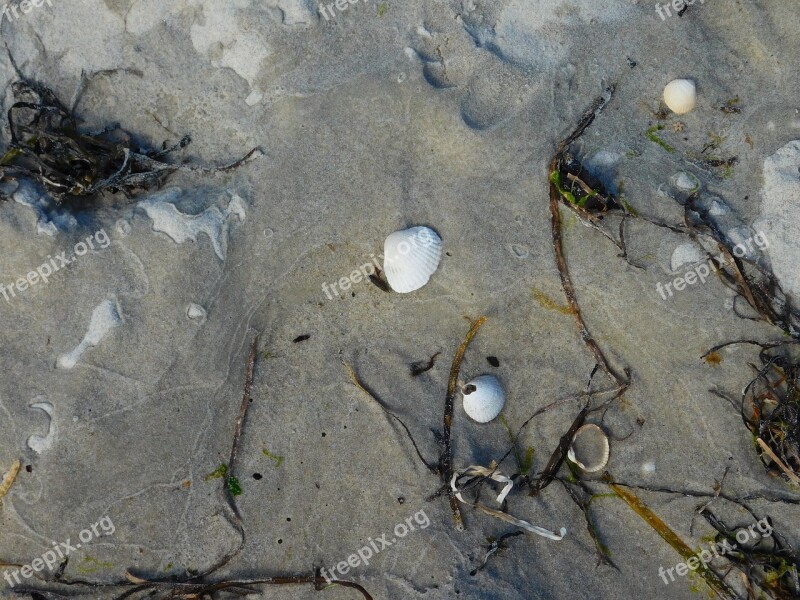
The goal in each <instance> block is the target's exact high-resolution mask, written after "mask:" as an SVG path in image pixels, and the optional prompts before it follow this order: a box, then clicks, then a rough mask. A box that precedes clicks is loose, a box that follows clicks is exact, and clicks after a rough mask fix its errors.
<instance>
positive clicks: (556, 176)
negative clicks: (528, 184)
mask: <svg viewBox="0 0 800 600" xmlns="http://www.w3.org/2000/svg"><path fill="white" fill-rule="evenodd" d="M550 183H552V184H553V185H554V186H556V189H557V190H558V193H559V194H561V196H562V197H563V198H564V199H565V200H566V201H567V202H569V203H570V204H576V205H578V206H580V202H578V201H577V200H576V199H575V194H573V193H572V192H569V191H567V190H565V189H564V188H563V186H562V185H561V173H559V172H558V171H553V172H552V173H550Z"/></svg>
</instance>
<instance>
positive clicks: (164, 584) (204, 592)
mask: <svg viewBox="0 0 800 600" xmlns="http://www.w3.org/2000/svg"><path fill="white" fill-rule="evenodd" d="M126 576H127V578H128V581H122V582H118V583H93V582H89V581H59V582H56V583H59V584H61V585H65V586H84V587H88V588H90V589H92V590H96V591H100V590H111V589H113V588H121V587H126V586H133V587H131V589H129V590H126V591H125V592H123V593H122V594H120V595H119V596H116V597H115V600H126V599H127V598H131V597H133V596H135V595H136V594H139V593H143V592H148V593H147V595H146V596H147V597H152V596H154V595H155V594H157V593H163V594H164V595H162V596H157V597H158V598H162V599H164V600H166V599H168V598H172V599H177V600H197V599H199V598H206V597H211V595H212V594H214V593H216V592H221V591H228V592H231V593H234V594H237V595H251V594H256V593H258V590H257V589H256V588H254V587H253V586H259V585H302V584H306V585H307V584H313V585H314V588H315V589H316V590H317V591H322V590H323V589H325V588H326V587H328V586H329V585H341V586H342V587H348V588H352V589H355V590H358V591H359V592H360V593H361V595H362V597H363V598H364V599H365V600H373V598H372V596H371V595H370V594H369V592H367V590H366V589H364V588H363V587H362V586H361V585H359V584H358V583H355V582H353V581H341V580H338V579H332V580H331V581H330V582H328V581H327V580H326V579H325V578H324V577H321V576H320V575H319V574H318V573H316V574H314V575H295V576H281V577H264V578H260V579H239V580H229V581H218V582H200V583H186V582H180V581H152V580H148V579H143V578H141V577H137V576H136V575H132V574H131V573H130V572H126ZM13 593H14V594H19V595H31V594H39V595H41V594H42V593H43V592H42V590H39V589H34V588H18V589H15V590H14V592H13ZM46 593H47V594H48V597H59V598H67V597H73V596H65V595H61V594H58V595H57V596H56V594H57V593H56V592H52V591H47V592H46Z"/></svg>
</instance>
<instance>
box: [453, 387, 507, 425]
mask: <svg viewBox="0 0 800 600" xmlns="http://www.w3.org/2000/svg"><path fill="white" fill-rule="evenodd" d="M461 394H462V395H463V396H464V412H465V413H467V416H468V417H469V418H470V419H472V420H473V421H477V422H478V423H488V422H489V421H491V420H492V419H494V418H495V417H496V416H497V415H499V414H500V411H501V410H503V405H504V404H505V403H506V393H505V391H504V390H503V385H502V384H501V383H500V380H499V379H498V378H497V377H495V376H494V375H481V376H480V377H476V378H475V379H473V380H472V381H470V382H469V383H468V384H466V385H465V386H464V387H462V388H461Z"/></svg>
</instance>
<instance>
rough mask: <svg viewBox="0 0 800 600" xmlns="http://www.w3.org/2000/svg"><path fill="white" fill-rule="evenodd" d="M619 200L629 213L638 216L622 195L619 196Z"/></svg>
mask: <svg viewBox="0 0 800 600" xmlns="http://www.w3.org/2000/svg"><path fill="white" fill-rule="evenodd" d="M619 201H620V203H621V204H622V206H623V207H624V208H625V210H627V211H628V212H629V213H631V214H632V215H633V216H634V217H638V216H639V213H638V212H636V209H635V208H633V207H632V206H631V205H630V204H628V201H627V200H625V198H624V197H622V196H620V197H619Z"/></svg>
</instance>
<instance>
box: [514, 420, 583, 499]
mask: <svg viewBox="0 0 800 600" xmlns="http://www.w3.org/2000/svg"><path fill="white" fill-rule="evenodd" d="M587 414H589V405H588V404H587V405H586V406H584V407H583V408H582V409H581V412H579V413H578V416H577V417H575V420H573V421H572V425H570V428H569V429H568V430H567V432H566V433H565V434H564V435H562V436H561V439H559V440H558V446H556V449H555V450H553V453H552V454H551V455H550V460H548V461H547V466H546V467H545V468H544V471H542V474H541V476H540V477H539V478H538V479H537V480H536V483H535V484H533V485H532V486H531V491H530V492H529V493H528V495H529V496H535V495H537V494H538V493H539V492H540V491H541V490H543V489H544V488H546V487H547V486H548V485H550V482H551V481H553V479H554V478H555V476H556V473H558V471H559V469H560V468H561V465H562V464H564V460H566V458H567V451H568V450H569V446H570V444H571V443H572V438H573V437H574V436H575V432H576V431H578V428H580V427H581V426H582V425H583V422H584V421H585V420H586V415H587Z"/></svg>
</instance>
